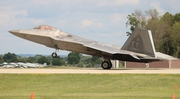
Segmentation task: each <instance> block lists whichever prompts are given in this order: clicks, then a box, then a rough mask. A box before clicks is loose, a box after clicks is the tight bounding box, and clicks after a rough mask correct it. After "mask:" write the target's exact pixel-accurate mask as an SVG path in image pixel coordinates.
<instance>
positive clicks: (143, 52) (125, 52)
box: [9, 25, 161, 69]
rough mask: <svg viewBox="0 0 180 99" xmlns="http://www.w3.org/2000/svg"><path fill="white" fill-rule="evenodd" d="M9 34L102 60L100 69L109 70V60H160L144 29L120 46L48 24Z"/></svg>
mask: <svg viewBox="0 0 180 99" xmlns="http://www.w3.org/2000/svg"><path fill="white" fill-rule="evenodd" d="M9 32H10V33H12V34H14V35H16V36H18V37H20V38H23V39H27V40H30V41H33V42H36V43H39V44H43V45H45V46H47V47H51V48H55V49H56V50H59V49H60V50H67V51H73V52H78V53H83V54H88V55H93V56H97V57H102V58H103V62H102V64H101V67H102V68H103V69H111V67H112V63H111V61H110V60H122V61H131V62H144V63H148V62H153V61H160V60H161V59H160V58H157V56H156V51H155V47H154V42H153V38H152V34H151V31H150V30H147V29H144V28H135V30H134V31H133V33H132V34H131V35H130V36H129V38H128V39H127V41H126V42H125V43H124V45H123V46H122V47H119V46H115V45H110V44H105V43H101V42H97V41H94V40H89V39H85V38H81V37H78V36H75V35H73V34H70V33H67V32H64V31H62V30H59V29H57V28H54V27H52V26H48V25H40V26H37V27H34V28H33V29H26V30H24V29H23V30H11V31H9ZM56 56H57V54H56V51H55V52H53V53H52V57H53V58H55V57H56Z"/></svg>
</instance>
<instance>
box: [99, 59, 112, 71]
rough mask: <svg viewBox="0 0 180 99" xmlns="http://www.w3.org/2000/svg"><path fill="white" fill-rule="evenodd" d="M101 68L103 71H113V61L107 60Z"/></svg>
mask: <svg viewBox="0 0 180 99" xmlns="http://www.w3.org/2000/svg"><path fill="white" fill-rule="evenodd" d="M101 67H102V68H103V69H111V67H112V63H111V61H110V60H108V61H107V60H105V61H103V62H102V63H101Z"/></svg>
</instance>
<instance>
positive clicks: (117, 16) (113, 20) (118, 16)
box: [109, 13, 127, 25]
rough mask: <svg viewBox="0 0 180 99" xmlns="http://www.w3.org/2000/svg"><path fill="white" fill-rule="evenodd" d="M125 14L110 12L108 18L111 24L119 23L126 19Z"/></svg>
mask: <svg viewBox="0 0 180 99" xmlns="http://www.w3.org/2000/svg"><path fill="white" fill-rule="evenodd" d="M126 16H127V15H124V14H117V13H116V14H112V15H110V16H109V17H110V20H111V23H113V24H116V25H117V24H121V23H122V22H124V21H125V20H126Z"/></svg>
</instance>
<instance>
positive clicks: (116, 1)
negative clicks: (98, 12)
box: [98, 0, 140, 6]
mask: <svg viewBox="0 0 180 99" xmlns="http://www.w3.org/2000/svg"><path fill="white" fill-rule="evenodd" d="M139 2H140V0H103V1H102V2H98V3H99V4H98V5H99V6H113V5H114V6H121V5H137V4H139Z"/></svg>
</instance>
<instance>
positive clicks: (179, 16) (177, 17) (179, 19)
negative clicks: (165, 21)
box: [174, 13, 180, 23]
mask: <svg viewBox="0 0 180 99" xmlns="http://www.w3.org/2000/svg"><path fill="white" fill-rule="evenodd" d="M176 22H180V13H176V14H175V15H174V23H176Z"/></svg>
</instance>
